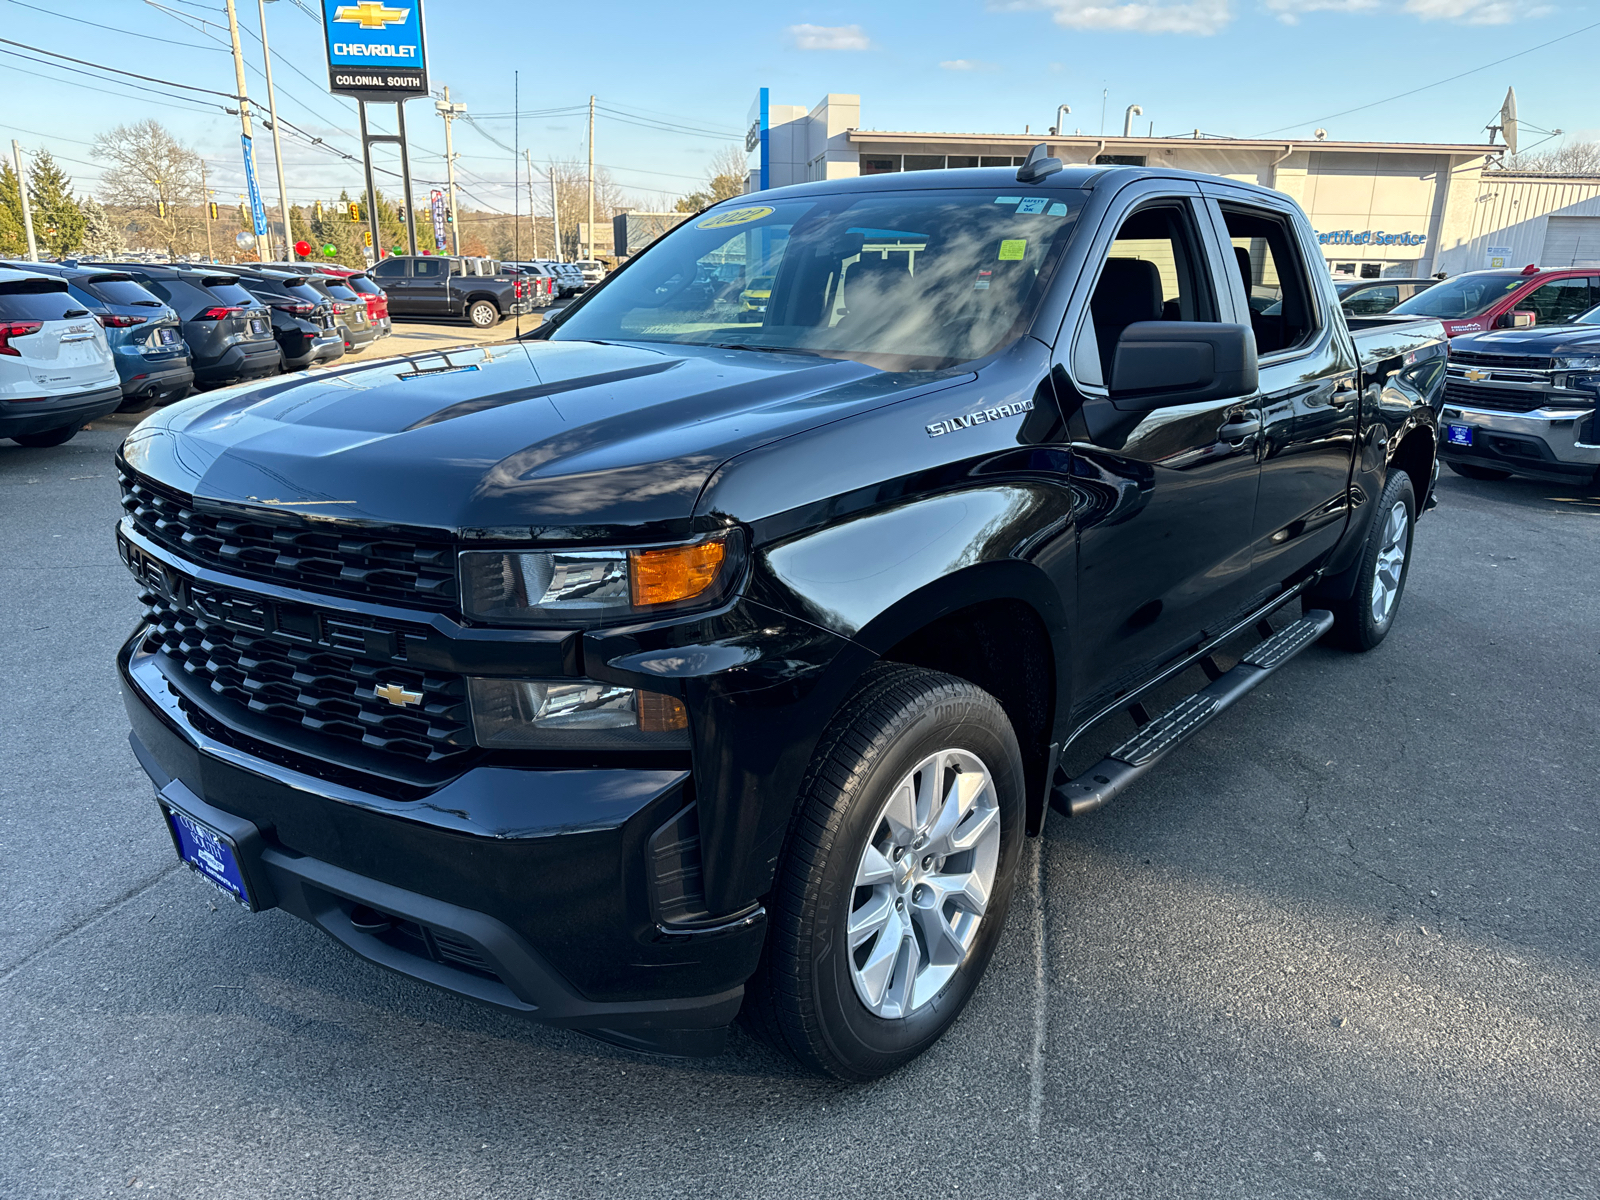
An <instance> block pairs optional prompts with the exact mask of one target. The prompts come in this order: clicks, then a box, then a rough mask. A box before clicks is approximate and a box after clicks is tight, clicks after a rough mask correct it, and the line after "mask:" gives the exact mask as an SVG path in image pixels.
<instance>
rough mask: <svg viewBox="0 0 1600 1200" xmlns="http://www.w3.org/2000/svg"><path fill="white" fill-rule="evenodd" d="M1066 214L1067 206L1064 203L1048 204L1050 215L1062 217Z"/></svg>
mask: <svg viewBox="0 0 1600 1200" xmlns="http://www.w3.org/2000/svg"><path fill="white" fill-rule="evenodd" d="M1066 215H1067V206H1066V205H1065V204H1059V203H1058V204H1052V205H1051V206H1050V216H1052V217H1064V216H1066Z"/></svg>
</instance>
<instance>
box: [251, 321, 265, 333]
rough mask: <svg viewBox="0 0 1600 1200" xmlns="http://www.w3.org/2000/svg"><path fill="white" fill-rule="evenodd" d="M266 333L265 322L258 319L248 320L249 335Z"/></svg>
mask: <svg viewBox="0 0 1600 1200" xmlns="http://www.w3.org/2000/svg"><path fill="white" fill-rule="evenodd" d="M266 331H267V323H266V322H265V321H263V320H262V319H261V318H260V317H251V318H250V332H251V333H265V332H266Z"/></svg>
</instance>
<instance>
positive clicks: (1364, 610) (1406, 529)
mask: <svg viewBox="0 0 1600 1200" xmlns="http://www.w3.org/2000/svg"><path fill="white" fill-rule="evenodd" d="M1416 518H1417V494H1416V489H1415V488H1413V487H1412V486H1411V476H1409V475H1407V474H1406V473H1405V472H1404V471H1395V472H1393V473H1392V474H1391V475H1390V476H1389V479H1388V481H1387V482H1386V483H1385V484H1384V485H1383V493H1382V494H1381V495H1380V496H1379V497H1378V503H1377V507H1376V510H1375V511H1374V512H1373V514H1372V524H1371V526H1370V527H1369V529H1368V530H1367V541H1366V544H1365V545H1364V546H1363V547H1362V549H1361V559H1360V563H1359V566H1358V569H1357V570H1356V576H1355V590H1354V591H1353V592H1352V593H1351V594H1350V595H1349V596H1347V597H1342V598H1340V599H1337V600H1333V601H1331V602H1325V603H1326V607H1327V608H1329V609H1330V610H1331V611H1332V612H1333V628H1332V629H1331V630H1330V631H1329V633H1328V640H1329V641H1331V642H1333V643H1334V644H1336V645H1340V646H1343V647H1344V648H1345V649H1347V650H1357V651H1365V650H1371V649H1373V648H1375V647H1376V646H1377V645H1378V644H1379V643H1380V642H1382V641H1383V639H1384V638H1386V637H1388V636H1389V630H1390V629H1391V628H1393V626H1394V619H1395V616H1396V615H1397V614H1398V613H1399V611H1400V600H1401V597H1403V596H1404V595H1405V588H1406V576H1407V575H1408V573H1409V572H1410V568H1411V535H1412V530H1413V529H1414V527H1415V525H1416Z"/></svg>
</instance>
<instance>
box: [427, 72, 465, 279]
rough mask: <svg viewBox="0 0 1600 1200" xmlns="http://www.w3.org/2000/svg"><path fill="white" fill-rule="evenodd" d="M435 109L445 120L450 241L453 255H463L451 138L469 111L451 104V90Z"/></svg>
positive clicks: (453, 149) (436, 101)
mask: <svg viewBox="0 0 1600 1200" xmlns="http://www.w3.org/2000/svg"><path fill="white" fill-rule="evenodd" d="M433 109H434V111H435V112H437V113H438V114H439V115H440V116H441V117H443V118H444V167H445V172H446V174H447V175H448V176H449V178H450V240H451V247H452V248H451V251H450V252H451V253H452V254H456V255H459V254H460V253H461V214H460V213H458V212H456V152H455V142H454V141H453V140H452V139H451V136H450V124H451V122H453V121H454V120H455V119H456V118H457V117H459V116H461V115H462V114H464V113H465V112H466V111H467V106H466V105H465V104H451V103H450V89H449V88H448V87H447V88H445V89H444V99H443V100H435V101H434V102H433Z"/></svg>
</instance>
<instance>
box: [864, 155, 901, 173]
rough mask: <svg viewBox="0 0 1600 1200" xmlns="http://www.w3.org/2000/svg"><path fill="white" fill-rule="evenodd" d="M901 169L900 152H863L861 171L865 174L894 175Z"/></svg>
mask: <svg viewBox="0 0 1600 1200" xmlns="http://www.w3.org/2000/svg"><path fill="white" fill-rule="evenodd" d="M899 169H900V156H899V155H898V154H870V155H868V154H863V155H862V156H861V173H862V174H863V175H893V174H894V173H895V172H896V171H898V170H899Z"/></svg>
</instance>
